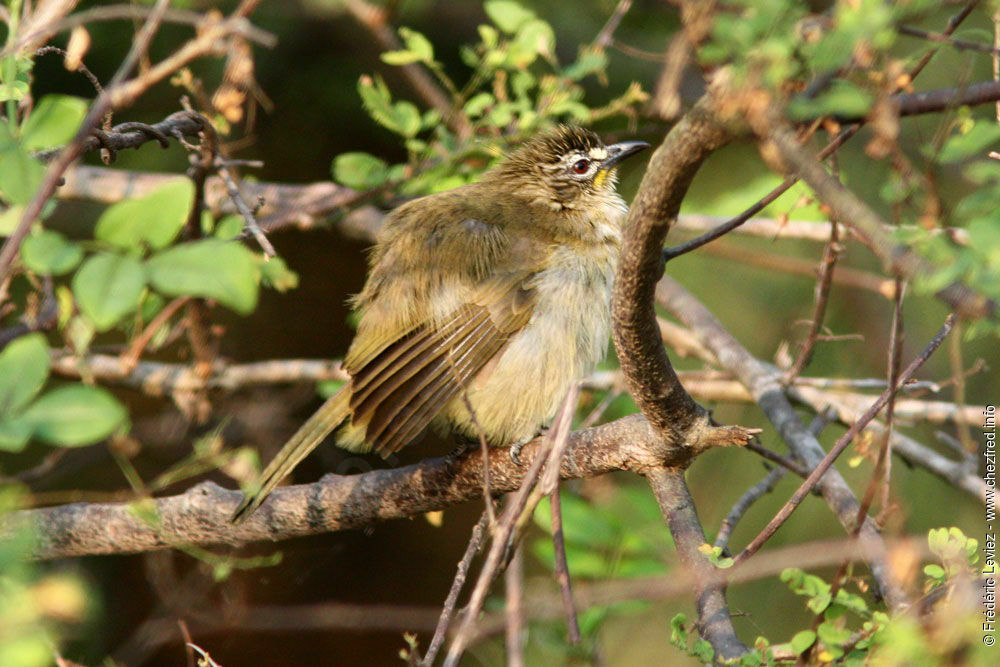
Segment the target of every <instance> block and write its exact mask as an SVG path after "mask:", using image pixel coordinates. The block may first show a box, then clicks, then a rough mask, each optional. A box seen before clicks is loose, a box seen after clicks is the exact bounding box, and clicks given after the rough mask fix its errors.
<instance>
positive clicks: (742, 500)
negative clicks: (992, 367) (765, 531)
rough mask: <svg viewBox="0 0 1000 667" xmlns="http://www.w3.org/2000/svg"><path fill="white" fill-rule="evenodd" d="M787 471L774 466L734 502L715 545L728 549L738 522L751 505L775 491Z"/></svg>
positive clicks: (720, 527) (723, 521)
mask: <svg viewBox="0 0 1000 667" xmlns="http://www.w3.org/2000/svg"><path fill="white" fill-rule="evenodd" d="M787 472H788V469H787V468H772V469H771V470H770V471H769V472H768V473H767V475H766V476H765V477H764V479H762V480H760V481H759V482H757V483H756V484H754V485H753V486H751V487H750V488H749V489H747V490H746V491H745V492H744V493H743V495H742V496H740V497H739V500H737V501H736V502H735V503H733V506H732V507H731V508H730V509H729V513H728V514H726V518H725V519H723V520H722V524H721V525H720V526H719V532H718V533H717V534H716V536H715V542H714V546H716V547H719V548H720V549H726V548H727V547H728V546H729V538H730V537H732V534H733V529H734V528H736V524H737V523H739V521H740V519H742V518H743V515H744V514H746V513H747V510H749V509H750V506H751V505H753V504H754V503H755V502H757V501H758V500H760V499H761V498H763V497H764V496H766V495H767V494H769V493H770V492H771V491H773V490H774V487H776V486H777V485H778V482H780V481H781V480H782V478H783V477H784V476H785V474H786V473H787Z"/></svg>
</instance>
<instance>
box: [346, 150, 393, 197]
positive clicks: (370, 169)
mask: <svg viewBox="0 0 1000 667" xmlns="http://www.w3.org/2000/svg"><path fill="white" fill-rule="evenodd" d="M388 172H389V166H388V165H387V164H386V163H385V162H384V161H382V160H380V159H378V158H377V157H375V156H374V155H369V154H368V153H361V152H357V153H341V154H340V155H338V156H337V157H335V158H334V159H333V178H334V180H336V181H337V182H338V183H340V184H341V185H344V186H346V187H349V188H354V189H355V190H370V189H372V188H377V187H379V186H380V185H383V184H384V183H385V180H386V176H387V175H388Z"/></svg>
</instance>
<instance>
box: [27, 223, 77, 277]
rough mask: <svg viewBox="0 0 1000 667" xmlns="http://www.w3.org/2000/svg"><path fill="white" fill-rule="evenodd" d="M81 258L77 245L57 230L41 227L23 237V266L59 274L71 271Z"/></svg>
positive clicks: (39, 271)
mask: <svg viewBox="0 0 1000 667" xmlns="http://www.w3.org/2000/svg"><path fill="white" fill-rule="evenodd" d="M81 259H83V250H82V249H81V248H80V246H79V245H77V244H76V243H73V242H72V241H68V240H66V237H65V236H63V235H62V234H60V233H59V232H54V231H51V230H49V229H43V230H42V231H41V232H39V233H38V234H33V235H32V236H29V237H28V238H26V239H24V245H22V246H21V260H22V261H23V262H24V264H25V266H27V267H28V268H29V269H31V270H32V271H34V272H35V273H41V274H44V275H52V276H61V275H62V274H64V273H69V272H70V271H72V270H73V269H74V268H75V267H76V265H77V264H79V263H80V260H81Z"/></svg>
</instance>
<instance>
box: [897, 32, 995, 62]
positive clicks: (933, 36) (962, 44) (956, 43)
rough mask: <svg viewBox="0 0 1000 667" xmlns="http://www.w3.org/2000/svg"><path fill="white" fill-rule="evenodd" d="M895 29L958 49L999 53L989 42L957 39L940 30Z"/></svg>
mask: <svg viewBox="0 0 1000 667" xmlns="http://www.w3.org/2000/svg"><path fill="white" fill-rule="evenodd" d="M896 30H898V31H899V34H900V35H906V36H908V37H919V38H920V39H926V40H927V41H929V42H939V43H941V44H947V45H949V46H952V47H954V48H956V49H958V50H959V51H978V52H980V53H988V54H991V55H998V54H1000V49H997V48H996V47H993V46H990V45H989V44H980V43H979V42H970V41H967V40H964V39H957V38H955V37H951V36H949V35H945V34H943V33H940V32H932V31H930V30H923V29H922V28H917V27H914V26H909V25H901V26H897V27H896Z"/></svg>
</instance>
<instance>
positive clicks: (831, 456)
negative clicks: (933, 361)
mask: <svg viewBox="0 0 1000 667" xmlns="http://www.w3.org/2000/svg"><path fill="white" fill-rule="evenodd" d="M954 324H955V315H954V314H951V315H948V317H947V319H946V320H945V322H944V325H943V326H942V327H941V330H940V331H938V333H937V335H936V336H935V337H934V340H932V341H931V342H930V343H929V344H928V345H927V347H926V348H924V351H923V352H921V353H920V355H919V356H918V357H917V358H916V359H914V360H913V361H912V362H911V363H910V365H909V366H907V367H906V370H905V371H903V372H902V373H901V374H900V376H899V382H898V384H897V385H896V386H894V387H891V388H889V389H886V390H885V391H884V392H883V393H882V395H881V396H879V398H878V400H876V401H875V402H874V403H873V404H872V406H871V407H870V408H868V410H867V411H866V412H865V413H864V414H863V415H861V417H860V418H859V419H858V420H857V421H856V422H854V425H853V426H851V428H849V429H848V430H847V433H845V434H844V435H843V436H842V437H841V438H840V439H839V440H838V441H837V442H836V444H835V445H834V446H833V448H832V449H831V450H830V452H829V453H828V454H827V455H826V456H825V457H824V458H823V460H822V461H820V463H819V465H817V466H816V468H814V469H813V471H812V472H811V473H810V474H809V477H807V478H806V480H805V481H804V482H803V483H802V485H801V486H800V487H799V488H798V490H796V491H795V493H794V494H793V495H792V497H791V498H789V499H788V502H786V503H785V505H784V507H782V508H781V510H780V511H779V512H778V513H777V514H776V515H775V516H774V518H773V519H771V521H770V522H769V523H768V524H767V526H765V527H764V529H763V530H762V531H761V532H760V534H759V535H757V537H755V538H754V539H753V541H752V542H750V544H748V545H747V547H746V549H744V550H743V551H742V552H741V553H740V554H739V555H738V556H736V558H735V559H734V560H735V564H737V565H738V564H740V563H742V562H744V561H746V560H747V559H748V558H750V556H752V555H754V554H755V553H757V551H758V550H759V549H760V548H761V547H762V546H763V545H764V543H765V542H767V540H769V539H770V538H771V536H772V535H774V533H775V532H777V530H778V528H780V527H781V525H782V524H783V523H785V521H787V520H788V517H789V516H791V514H792V512H794V511H795V508H797V507H798V506H799V504H800V503H801V502H802V501H803V500H804V499H805V497H806V496H807V495H808V494H809V493H810V492H811V491H812V490H813V488H815V486H816V484H817V483H818V482H819V480H820V478H821V477H822V476H823V474H824V473H825V472H826V471H827V470H829V468H830V466H832V465H833V462H834V461H836V460H837V457H838V456H840V455H841V453H843V451H844V450H845V449H847V446H848V445H850V444H851V443H852V442H853V441H854V438H855V437H856V436H857V435H858V434H859V433H860V432H861V430H862V429H863V428H864V427H865V426H866V425H867V424H868V422H870V421H871V420H872V419H874V418H875V415H877V414H878V413H879V412H880V411H881V410H882V408H883V407H884V406H885V404H886V403H888V401H889V397H890V396H891V395H892V394H894V393H895V392H896V391H897V389H898V386H899V385H900V384H904V383H905V382H906V381H907V380H909V379H910V377H911V376H912V375H913V374H914V373H915V372H916V371H917V370H918V369H919V368H920V367H921V366H922V365H923V364H924V362H925V361H927V359H928V358H929V357H930V356H931V354H933V353H934V351H935V350H936V349H937V348H938V347H939V346H940V345H941V343H942V342H943V341H944V339H945V337H946V336H947V335H948V334H949V333H950V332H951V329H952V327H953V326H954Z"/></svg>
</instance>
